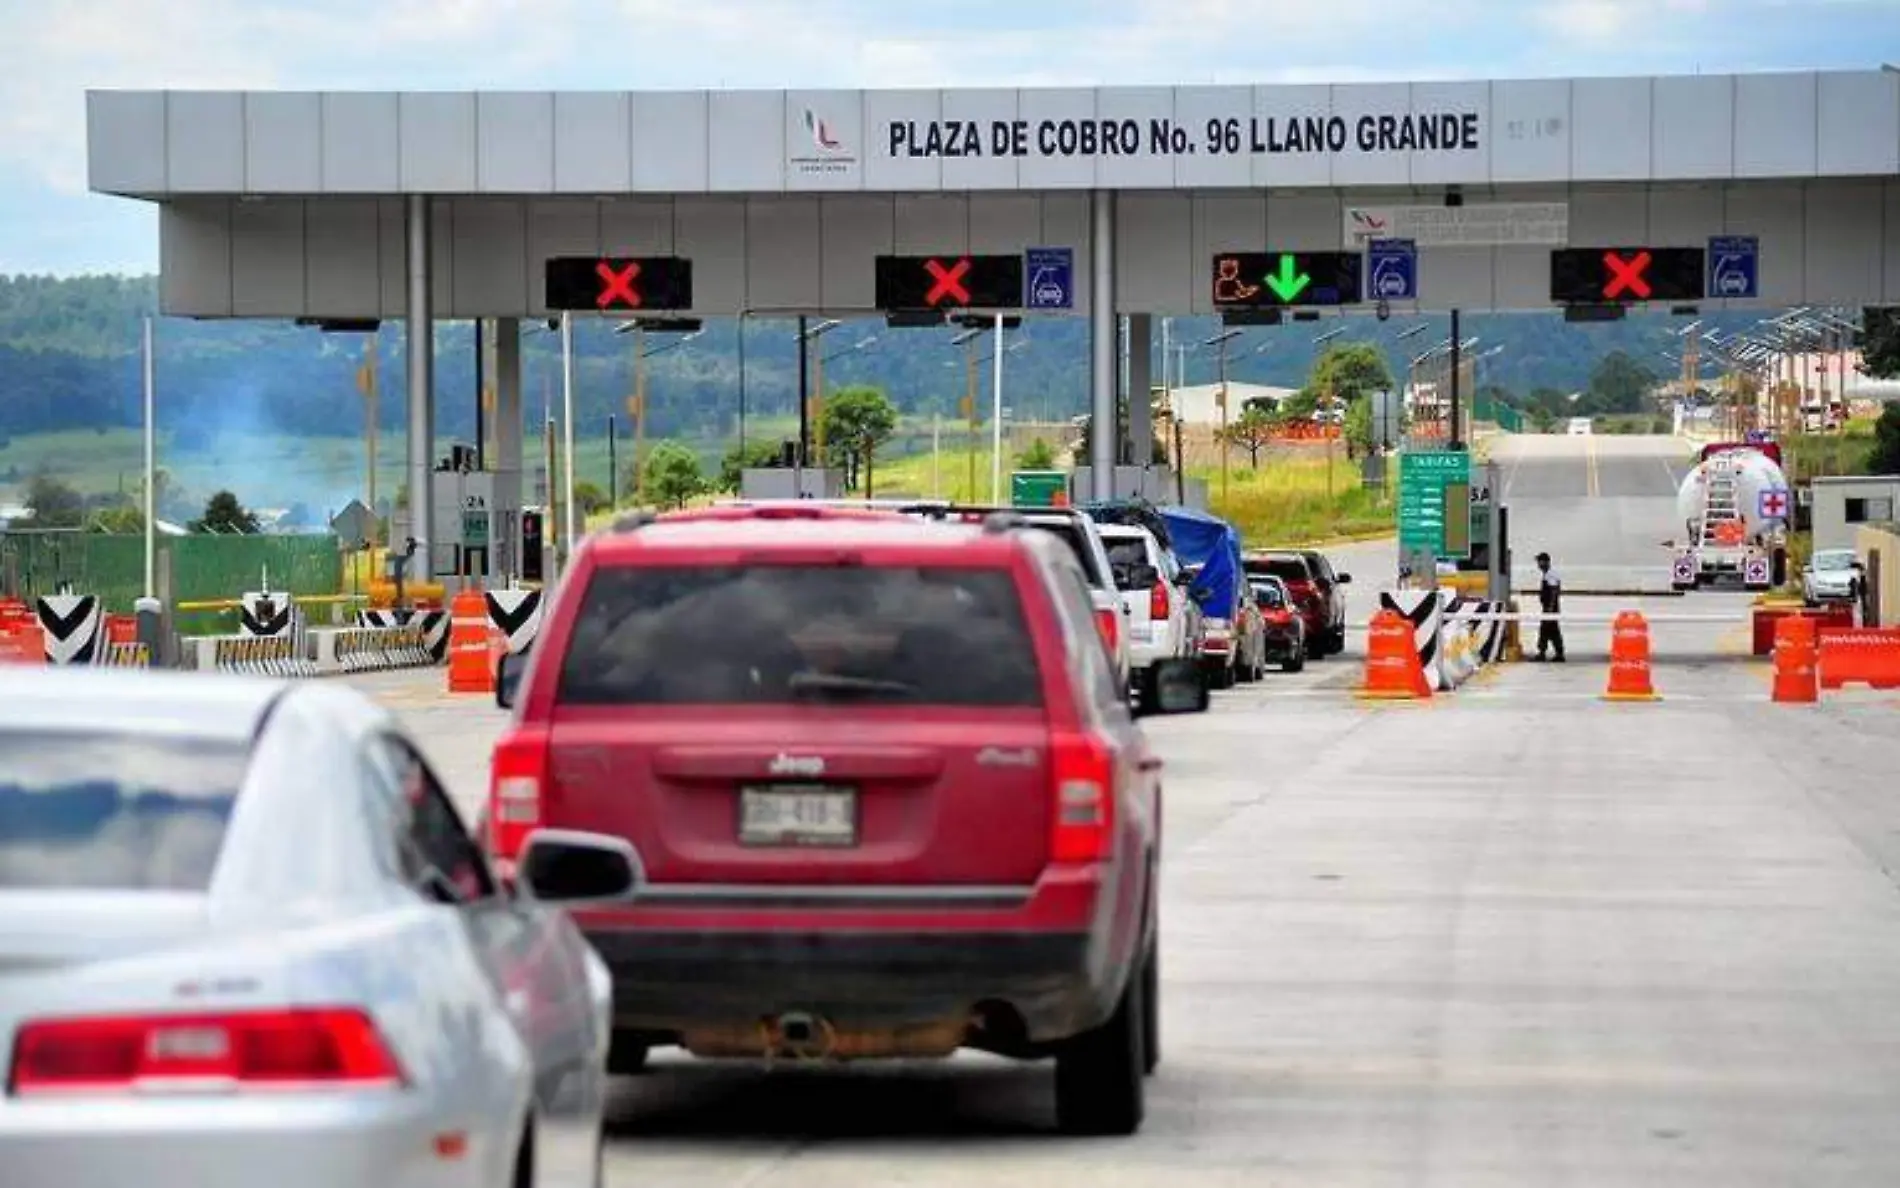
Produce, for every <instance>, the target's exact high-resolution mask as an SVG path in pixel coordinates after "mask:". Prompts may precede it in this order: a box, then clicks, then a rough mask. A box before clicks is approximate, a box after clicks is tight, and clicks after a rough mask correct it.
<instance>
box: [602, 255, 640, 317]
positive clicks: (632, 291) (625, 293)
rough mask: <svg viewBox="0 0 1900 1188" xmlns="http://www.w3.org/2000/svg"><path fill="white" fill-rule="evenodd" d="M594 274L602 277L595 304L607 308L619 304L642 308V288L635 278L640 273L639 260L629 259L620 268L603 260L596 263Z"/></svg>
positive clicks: (628, 307)
mask: <svg viewBox="0 0 1900 1188" xmlns="http://www.w3.org/2000/svg"><path fill="white" fill-rule="evenodd" d="M594 275H595V276H598V277H599V278H600V292H599V293H598V294H596V295H595V297H594V305H595V306H596V307H597V308H599V309H607V308H608V307H610V306H613V305H619V306H621V307H623V308H626V309H639V308H640V290H639V288H638V287H637V286H635V285H634V283H633V282H634V280H635V278H637V277H638V276H639V275H640V265H639V263H638V262H637V261H634V260H628V261H627V262H626V263H625V264H623V265H621V266H620V267H619V268H615V267H614V266H613V264H612V263H611V262H609V261H606V260H602V261H600V262H599V263H598V264H595V265H594Z"/></svg>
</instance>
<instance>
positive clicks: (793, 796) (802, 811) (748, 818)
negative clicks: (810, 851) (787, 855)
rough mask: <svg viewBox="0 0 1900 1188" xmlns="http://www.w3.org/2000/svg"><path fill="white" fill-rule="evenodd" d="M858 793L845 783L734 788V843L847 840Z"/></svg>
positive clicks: (853, 832) (851, 837)
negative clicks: (736, 798) (736, 802)
mask: <svg viewBox="0 0 1900 1188" xmlns="http://www.w3.org/2000/svg"><path fill="white" fill-rule="evenodd" d="M857 841H858V794H857V793H856V792H855V791H854V790H852V789H850V788H836V787H815V786H813V785H810V784H792V785H780V784H766V785H761V786H753V787H748V788H741V789H740V790H739V843H740V844H741V845H747V846H853V845H856V844H857Z"/></svg>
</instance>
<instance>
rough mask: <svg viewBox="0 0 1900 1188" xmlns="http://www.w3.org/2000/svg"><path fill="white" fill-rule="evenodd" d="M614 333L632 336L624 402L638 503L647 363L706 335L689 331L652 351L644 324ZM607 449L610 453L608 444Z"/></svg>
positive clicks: (641, 483)
mask: <svg viewBox="0 0 1900 1188" xmlns="http://www.w3.org/2000/svg"><path fill="white" fill-rule="evenodd" d="M614 333H615V334H632V335H633V396H632V397H631V398H630V399H628V401H627V412H628V413H629V414H631V415H632V417H633V484H632V494H633V497H634V499H636V500H638V499H640V498H642V497H643V496H644V495H645V494H646V475H645V474H644V473H643V472H644V470H645V467H646V444H647V360H648V359H651V358H652V357H653V356H655V355H664V354H665V353H666V352H668V351H671V350H676V349H678V348H680V347H683V346H685V345H686V344H687V343H689V342H691V341H693V340H694V339H695V338H698V337H699V336H700V335H701V334H704V333H705V331H704V330H693V331H689V332H688V333H686V334H684V335H681V336H680V337H679V338H676V339H674V340H673V341H672V342H669V343H663V344H662V345H660V346H656V347H654V348H653V349H652V350H648V349H647V345H646V341H647V328H646V323H644V322H639V321H632V322H622V323H620V325H618V326H615V327H614ZM609 424H611V422H609ZM608 448H609V451H610V453H611V450H612V443H611V441H610V442H609V446H608Z"/></svg>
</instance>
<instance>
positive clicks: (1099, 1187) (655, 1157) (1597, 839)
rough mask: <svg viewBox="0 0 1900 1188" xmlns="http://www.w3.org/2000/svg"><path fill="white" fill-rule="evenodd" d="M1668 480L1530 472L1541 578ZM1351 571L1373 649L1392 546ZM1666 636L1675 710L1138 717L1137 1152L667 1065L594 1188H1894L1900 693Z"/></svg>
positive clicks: (1521, 479)
mask: <svg viewBox="0 0 1900 1188" xmlns="http://www.w3.org/2000/svg"><path fill="white" fill-rule="evenodd" d="M1612 443H1614V444H1612ZM1593 447H1594V448H1595V449H1598V450H1600V451H1601V452H1600V453H1599V454H1598V455H1597V460H1596V462H1595V469H1594V473H1595V474H1596V476H1597V477H1596V478H1595V479H1594V480H1592V479H1590V478H1589V474H1590V473H1591V469H1590V467H1591V463H1590V462H1589V458H1590V453H1589V451H1590V450H1591V449H1592V448H1593ZM1682 453H1686V451H1682ZM1676 454H1677V451H1676V447H1674V446H1673V444H1670V443H1661V442H1632V441H1630V440H1629V439H1621V440H1619V439H1610V438H1604V439H1600V440H1598V441H1596V442H1594V443H1592V444H1584V443H1580V442H1579V441H1577V440H1575V439H1554V440H1539V441H1526V442H1523V443H1514V444H1513V445H1512V446H1511V447H1507V449H1506V451H1505V455H1504V456H1505V460H1506V462H1507V467H1508V474H1509V478H1508V481H1509V482H1510V484H1511V491H1512V497H1513V499H1514V500H1515V501H1517V504H1518V506H1519V508H1520V509H1521V519H1520V521H1519V537H1518V540H1519V542H1520V543H1519V549H1520V552H1521V553H1522V552H1535V550H1536V547H1537V545H1538V544H1539V543H1542V544H1543V547H1548V548H1550V550H1551V551H1552V552H1553V553H1556V554H1557V555H1558V558H1559V562H1560V564H1561V565H1563V566H1564V568H1565V571H1566V574H1567V576H1569V575H1577V574H1582V573H1595V572H1599V571H1600V572H1603V573H1609V574H1613V573H1615V572H1617V571H1622V570H1627V569H1630V568H1641V567H1642V566H1643V565H1645V564H1646V563H1647V561H1648V558H1647V556H1646V555H1644V554H1642V553H1640V552H1639V550H1638V549H1637V548H1636V547H1635V546H1634V545H1633V544H1631V543H1629V542H1628V541H1627V540H1625V539H1624V537H1623V536H1622V535H1621V534H1620V533H1617V532H1612V531H1611V530H1610V529H1611V526H1613V525H1614V526H1617V527H1618V528H1621V527H1623V526H1629V527H1630V528H1631V530H1632V532H1634V531H1635V530H1636V529H1640V530H1641V531H1643V532H1645V533H1648V532H1650V531H1651V530H1652V529H1653V528H1654V527H1656V523H1655V520H1654V514H1655V511H1656V507H1655V506H1651V504H1652V503H1653V501H1655V500H1659V499H1661V498H1662V497H1663V495H1664V494H1666V493H1667V492H1668V490H1669V489H1671V488H1672V487H1673V483H1672V482H1667V481H1666V479H1665V473H1664V467H1665V465H1666V464H1667V463H1668V461H1669V459H1670V458H1671V457H1673V456H1676ZM1593 491H1594V492H1596V493H1594V494H1593V493H1592V492H1593ZM1644 501H1650V502H1644ZM1657 506H1660V505H1657ZM1657 539H1660V536H1658V537H1657ZM1341 552H1342V554H1343V555H1342V556H1341V557H1340V561H1341V562H1342V564H1343V567H1345V568H1348V569H1353V570H1355V571H1356V572H1355V578H1358V579H1360V580H1358V581H1356V582H1355V583H1354V589H1355V592H1356V595H1355V599H1354V605H1355V610H1354V614H1355V617H1356V618H1361V619H1363V617H1364V615H1365V614H1366V613H1368V611H1369V608H1370V605H1371V600H1372V598H1373V597H1374V596H1376V589H1377V586H1378V585H1379V584H1380V582H1381V580H1382V579H1383V578H1384V577H1385V576H1386V575H1388V574H1389V573H1390V572H1391V571H1392V570H1391V565H1392V557H1391V547H1390V545H1372V546H1359V547H1356V548H1354V549H1352V550H1342V551H1341ZM1571 580H1572V581H1573V582H1575V581H1576V580H1577V578H1576V577H1575V576H1571ZM1707 597H1709V596H1703V595H1697V596H1694V597H1692V598H1684V599H1658V600H1655V601H1656V603H1657V604H1659V608H1660V606H1674V607H1682V606H1684V605H1685V604H1690V605H1703V603H1704V600H1705V598H1707ZM1713 597H1715V598H1717V599H1721V598H1722V597H1723V596H1713ZM1626 602H1627V600H1622V602H1617V601H1615V600H1606V604H1605V609H1615V608H1620V606H1621V605H1622V604H1624V603H1626ZM1737 622H1739V619H1738V620H1737ZM1657 630H1658V635H1659V639H1660V637H1661V633H1662V631H1663V627H1662V626H1660V625H1659V627H1658V629H1657ZM1670 630H1674V631H1679V632H1681V633H1682V635H1683V637H1684V639H1686V642H1685V643H1683V644H1682V645H1681V646H1682V647H1683V649H1684V651H1685V653H1686V654H1687V655H1688V656H1690V657H1693V658H1694V660H1695V662H1693V663H1687V662H1678V661H1675V660H1673V659H1671V658H1670V657H1669V655H1668V654H1667V649H1665V648H1663V647H1661V646H1659V648H1658V653H1659V662H1658V665H1657V669H1656V683H1657V685H1658V687H1659V689H1660V690H1661V692H1662V693H1663V695H1664V700H1662V701H1660V702H1655V703H1647V704H1610V703H1605V702H1603V701H1602V700H1600V699H1599V698H1598V696H1597V694H1598V692H1599V691H1600V690H1601V688H1602V682H1603V680H1604V676H1605V669H1604V665H1603V663H1602V662H1601V659H1600V658H1598V659H1590V658H1589V657H1588V656H1587V655H1586V654H1585V653H1586V651H1587V649H1585V648H1584V647H1582V646H1580V641H1579V642H1573V648H1572V654H1573V662H1572V663H1571V664H1568V665H1565V666H1561V667H1560V666H1556V665H1543V666H1539V665H1529V664H1525V665H1514V666H1509V667H1504V668H1498V669H1494V670H1492V671H1491V672H1490V673H1487V674H1486V675H1484V676H1481V677H1480V678H1478V680H1477V681H1475V682H1474V683H1473V684H1471V685H1469V686H1467V687H1466V688H1464V689H1462V690H1460V691H1458V692H1457V693H1456V694H1453V695H1450V696H1446V697H1440V698H1437V699H1434V700H1433V701H1432V702H1430V703H1425V704H1399V705H1370V704H1364V703H1358V702H1355V701H1353V700H1352V699H1351V698H1350V697H1349V696H1347V695H1346V687H1347V686H1349V685H1350V684H1351V683H1352V681H1353V680H1354V679H1355V677H1356V669H1357V667H1358V666H1357V664H1354V663H1350V662H1348V663H1344V664H1342V663H1341V662H1340V661H1336V660H1335V661H1326V662H1323V663H1319V664H1315V665H1312V666H1310V667H1309V668H1308V670H1307V672H1305V673H1302V674H1300V675H1298V676H1294V677H1286V676H1282V675H1278V674H1275V675H1273V676H1270V677H1269V679H1268V680H1267V681H1265V682H1263V683H1261V684H1259V685H1256V686H1252V687H1244V686H1243V687H1242V688H1240V689H1237V690H1234V691H1231V692H1228V693H1223V694H1220V695H1217V697H1216V703H1215V707H1214V709H1213V711H1212V712H1210V713H1208V714H1205V715H1197V716H1189V717H1181V718H1166V719H1155V720H1153V721H1152V722H1151V724H1150V725H1149V727H1148V729H1149V730H1150V731H1151V733H1152V736H1153V737H1154V738H1155V739H1156V741H1157V744H1158V746H1159V748H1160V749H1161V750H1162V752H1163V753H1164V755H1165V757H1166V760H1167V769H1166V773H1165V774H1166V778H1167V781H1168V783H1167V796H1168V835H1167V838H1166V850H1165V856H1164V876H1163V878H1164V887H1163V901H1162V902H1163V907H1162V917H1163V929H1164V938H1165V939H1164V956H1163V970H1164V974H1163V1026H1164V1030H1165V1052H1166V1056H1165V1060H1164V1063H1163V1065H1162V1067H1161V1070H1160V1072H1159V1074H1158V1075H1157V1076H1156V1078H1155V1079H1154V1080H1153V1081H1152V1082H1151V1083H1150V1091H1149V1114H1148V1122H1147V1125H1146V1127H1145V1128H1144V1129H1143V1130H1142V1132H1141V1133H1140V1134H1139V1135H1138V1136H1136V1137H1134V1138H1131V1139H1127V1140H1119V1141H1087V1142H1084V1141H1075V1140H1066V1139H1062V1138H1059V1137H1055V1136H1053V1135H1051V1134H1049V1133H1048V1128H1049V1127H1050V1125H1051V1123H1052V1117H1051V1106H1050V1100H1049V1096H1050V1091H1051V1090H1050V1076H1049V1072H1048V1070H1047V1069H1046V1068H1038V1067H1019V1066H1012V1065H1009V1064H1007V1063H1004V1062H1000V1061H993V1060H988V1059H983V1058H976V1057H970V1058H958V1059H956V1060H953V1061H951V1062H948V1063H946V1064H941V1065H923V1066H901V1067H867V1068H862V1069H848V1070H827V1071H821V1072H787V1071H775V1072H772V1073H765V1072H762V1071H759V1070H757V1069H753V1068H747V1067H728V1066H712V1065H700V1064H695V1063H692V1062H689V1061H683V1060H682V1061H667V1062H666V1063H665V1064H664V1066H663V1067H662V1068H661V1069H660V1071H659V1072H657V1073H656V1074H655V1075H651V1076H647V1077H642V1078H638V1079H630V1080H624V1081H622V1082H620V1083H619V1085H618V1087H617V1091H616V1096H615V1100H614V1102H613V1107H612V1121H611V1128H612V1146H611V1148H610V1156H609V1173H610V1174H609V1183H610V1184H613V1185H635V1184H658V1185H670V1184H686V1183H705V1184H735V1185H738V1184H743V1185H754V1186H761V1188H763V1186H771V1188H818V1186H821V1185H822V1186H823V1188H835V1185H837V1184H840V1183H854V1184H867V1185H869V1184H892V1185H896V1184H902V1185H909V1186H913V1188H965V1186H981V1188H1008V1186H1015V1185H1037V1186H1040V1188H1054V1186H1056V1185H1088V1186H1089V1188H1116V1186H1121V1185H1169V1184H1192V1185H1194V1186H1195V1188H1216V1186H1229V1185H1231V1186H1236V1188H1238V1186H1242V1185H1244V1186H1246V1188H1258V1186H1260V1185H1265V1184H1275V1185H1315V1186H1319V1185H1324V1186H1326V1188H1342V1186H1368V1188H1369V1186H1375V1185H1376V1186H1381V1188H1383V1186H1386V1185H1392V1186H1400V1185H1403V1186H1406V1188H1421V1186H1433V1188H1439V1186H1442V1188H1486V1186H1492V1185H1496V1186H1504V1185H1510V1186H1513V1188H1517V1186H1522V1185H1556V1184H1564V1185H1605V1186H1607V1188H1632V1186H1636V1185H1662V1184H1668V1185H1675V1184H1682V1185H1693V1186H1700V1185H1703V1184H1721V1185H1723V1186H1724V1188H1744V1186H1755V1185H1761V1186H1768V1185H1776V1186H1782V1185H1800V1186H1801V1188H1815V1186H1817V1185H1832V1184H1841V1185H1868V1184H1891V1183H1897V1182H1900V1129H1897V1128H1895V1127H1894V1126H1893V1124H1892V1119H1893V1117H1894V1116H1895V1115H1896V1112H1900V1013H1897V1012H1896V1011H1895V1010H1894V1009H1893V1004H1894V1003H1895V1002H1896V1001H1900V893H1897V892H1896V887H1895V878H1894V876H1893V875H1892V874H1891V873H1890V872H1893V871H1900V808H1897V807H1896V804H1895V801H1894V799H1893V797H1892V791H1893V789H1894V786H1895V784H1894V774H1893V773H1894V772H1895V771H1896V770H1900V732H1896V730H1895V727H1896V724H1897V723H1900V716H1897V715H1900V709H1897V708H1896V707H1900V699H1896V698H1895V696H1894V695H1892V694H1885V695H1882V694H1859V695H1853V696H1848V697H1839V698H1830V700H1829V701H1828V702H1827V703H1826V704H1824V705H1823V706H1821V707H1818V708H1815V707H1793V706H1780V705H1773V704H1770V703H1769V702H1768V700H1767V696H1768V679H1767V672H1766V669H1765V667H1764V666H1762V665H1759V664H1754V663H1749V662H1746V661H1743V660H1740V659H1734V658H1731V659H1728V660H1725V661H1724V660H1719V657H1721V656H1722V655H1723V653H1725V652H1728V653H1733V652H1736V651H1738V650H1739V647H1738V637H1737V635H1736V633H1735V631H1734V629H1733V628H1725V627H1722V626H1720V625H1683V626H1680V627H1672V628H1670ZM1355 650H1357V648H1356V641H1355ZM440 680H441V677H440V673H439V672H437V673H430V674H418V675H399V674H383V675H380V676H378V677H374V678H368V679H366V680H364V681H363V682H362V683H363V684H365V685H366V686H367V687H369V688H370V689H371V690H373V691H374V692H376V693H377V694H378V695H380V696H381V697H383V699H384V700H385V701H387V702H388V703H390V704H391V705H393V706H395V707H396V708H397V709H398V712H399V713H401V714H402V716H403V717H404V718H405V719H407V720H408V721H409V722H410V723H411V725H412V726H414V727H415V728H416V729H417V731H418V732H419V733H420V734H421V736H422V739H423V741H424V745H425V746H426V747H427V748H428V749H429V751H430V753H431V754H432V755H433V756H434V757H435V759H436V760H437V762H438V764H439V765H440V767H441V768H442V770H443V773H444V776H445V778H446V779H447V780H448V781H449V782H450V784H451V785H452V786H453V788H454V790H455V792H456V794H457V797H458V799H459V800H460V801H461V802H462V803H463V804H464V805H465V806H468V807H469V808H471V809H472V808H473V807H474V806H475V805H476V804H477V803H479V800H480V796H481V790H482V787H483V783H484V780H485V771H486V745H487V742H488V740H489V739H490V738H492V736H493V733H494V731H495V729H496V728H497V726H498V721H499V717H498V715H497V714H496V712H495V711H493V710H492V709H489V708H487V707H485V706H483V705H480V704H478V703H477V702H476V701H475V699H465V700H459V701H456V702H448V701H447V700H446V699H445V698H443V697H442V696H440V695H439V694H438V693H436V691H435V690H436V689H437V688H438V687H439V683H440Z"/></svg>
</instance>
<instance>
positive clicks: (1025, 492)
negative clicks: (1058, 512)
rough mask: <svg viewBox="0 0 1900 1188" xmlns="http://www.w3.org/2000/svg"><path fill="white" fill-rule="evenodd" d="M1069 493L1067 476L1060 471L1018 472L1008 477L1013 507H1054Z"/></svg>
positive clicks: (1010, 500)
mask: <svg viewBox="0 0 1900 1188" xmlns="http://www.w3.org/2000/svg"><path fill="white" fill-rule="evenodd" d="M1068 493H1069V476H1068V474H1067V473H1065V472H1064V471H1060V470H1018V471H1015V472H1014V473H1012V474H1011V475H1010V476H1009V502H1010V505H1011V506H1013V507H1055V506H1056V505H1057V503H1058V501H1059V500H1062V499H1064V498H1066V496H1067V495H1068Z"/></svg>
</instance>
